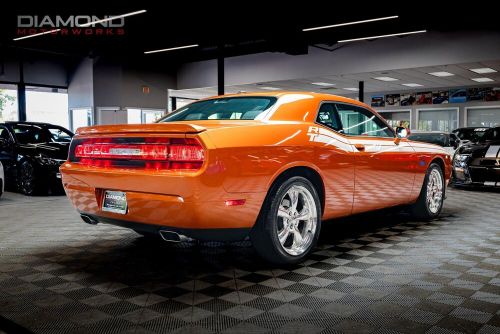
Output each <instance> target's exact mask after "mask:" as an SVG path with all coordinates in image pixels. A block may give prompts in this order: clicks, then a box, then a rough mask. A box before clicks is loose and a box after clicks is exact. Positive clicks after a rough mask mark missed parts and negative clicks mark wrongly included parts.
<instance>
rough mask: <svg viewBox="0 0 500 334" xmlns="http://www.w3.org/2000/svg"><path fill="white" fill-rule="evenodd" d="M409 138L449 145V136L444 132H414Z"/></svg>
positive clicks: (444, 145)
mask: <svg viewBox="0 0 500 334" xmlns="http://www.w3.org/2000/svg"><path fill="white" fill-rule="evenodd" d="M408 139H410V140H414V141H421V142H424V143H429V144H434V145H439V146H443V147H446V146H449V141H448V136H447V135H446V134H444V133H414V134H411V135H409V136H408Z"/></svg>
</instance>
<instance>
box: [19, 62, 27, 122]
mask: <svg viewBox="0 0 500 334" xmlns="http://www.w3.org/2000/svg"><path fill="white" fill-rule="evenodd" d="M17 114H18V117H19V120H20V121H21V122H24V121H26V84H25V83H24V61H23V58H22V56H21V57H20V61H19V84H18V85H17Z"/></svg>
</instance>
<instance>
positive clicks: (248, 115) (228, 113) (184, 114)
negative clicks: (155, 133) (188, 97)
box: [159, 96, 276, 122]
mask: <svg viewBox="0 0 500 334" xmlns="http://www.w3.org/2000/svg"><path fill="white" fill-rule="evenodd" d="M275 102H276V98H275V97H260V96H259V97H256V96H252V97H229V98H220V99H211V100H204V101H199V102H194V103H191V104H189V105H187V106H185V107H183V108H180V109H178V110H177V111H175V112H173V113H172V114H170V115H167V116H165V117H164V118H162V119H161V120H160V121H159V122H175V121H189V120H229V119H245V120H253V119H256V118H257V117H258V116H259V115H260V114H262V112H264V111H265V110H267V109H268V108H270V107H271V106H272V105H273V104H274V103H275Z"/></svg>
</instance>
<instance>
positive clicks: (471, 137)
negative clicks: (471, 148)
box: [451, 126, 489, 144]
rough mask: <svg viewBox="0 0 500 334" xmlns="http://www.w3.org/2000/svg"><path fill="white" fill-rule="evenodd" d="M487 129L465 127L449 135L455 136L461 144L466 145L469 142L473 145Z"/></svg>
mask: <svg viewBox="0 0 500 334" xmlns="http://www.w3.org/2000/svg"><path fill="white" fill-rule="evenodd" d="M488 129H489V127H486V126H484V127H474V126H472V127H467V128H458V129H455V130H453V131H452V132H451V133H454V134H456V135H457V137H458V138H459V139H460V140H461V141H462V144H468V143H469V142H471V143H475V142H477V141H478V140H479V139H480V138H481V137H482V136H483V135H484V134H485V132H486V130H488Z"/></svg>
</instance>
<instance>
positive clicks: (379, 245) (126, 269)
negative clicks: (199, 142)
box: [0, 189, 500, 334]
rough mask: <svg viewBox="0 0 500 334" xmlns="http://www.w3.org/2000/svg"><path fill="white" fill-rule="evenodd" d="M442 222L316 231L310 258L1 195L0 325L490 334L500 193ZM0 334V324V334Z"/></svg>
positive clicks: (497, 305)
mask: <svg viewBox="0 0 500 334" xmlns="http://www.w3.org/2000/svg"><path fill="white" fill-rule="evenodd" d="M448 197H449V198H448V200H447V201H446V205H445V209H444V212H443V215H442V218H440V219H439V220H436V221H433V222H429V223H422V222H416V221H412V220H411V219H409V217H407V216H406V215H405V214H402V213H397V212H393V213H388V212H385V213H378V214H370V215H364V216H361V217H356V218H355V219H352V218H351V219H345V220H342V221H336V222H331V223H330V224H329V225H326V224H325V225H324V228H323V231H322V232H323V234H322V238H321V241H320V243H319V245H318V248H317V250H316V251H315V252H314V254H313V255H312V256H311V257H310V259H309V260H308V261H307V262H305V263H303V264H301V265H296V266H291V267H273V266H270V265H268V264H266V263H264V262H262V261H261V260H260V259H259V258H258V257H257V256H256V254H255V253H254V251H253V249H252V248H251V245H250V243H249V242H243V243H235V244H220V243H184V244H177V245H168V244H165V243H162V242H151V241H149V240H146V239H145V238H143V237H141V236H138V235H137V234H135V233H134V232H131V231H129V230H126V229H122V228H118V227H113V226H107V225H98V226H90V225H87V224H84V223H83V222H81V221H80V219H79V217H78V216H77V215H76V213H75V212H74V210H73V209H72V208H71V206H70V204H69V202H68V201H67V199H66V198H65V197H35V198H29V197H23V196H21V195H17V194H11V193H7V194H5V197H4V198H2V199H0V316H1V317H3V319H4V321H3V322H0V323H4V324H5V319H7V320H8V321H10V322H12V323H15V324H17V325H19V326H22V327H24V328H26V329H27V330H29V331H32V332H36V333H94V334H95V333H170V332H172V333H173V332H175V333H215V332H217V333H219V332H221V333H287V334H290V333H341V332H345V333H461V332H463V333H475V332H477V333H484V334H487V333H500V192H480V191H467V190H455V189H451V190H450V191H449V194H448ZM2 330H3V331H6V329H5V328H1V327H0V333H1V332H2Z"/></svg>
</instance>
